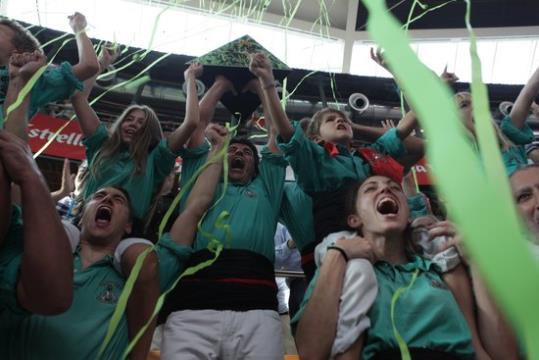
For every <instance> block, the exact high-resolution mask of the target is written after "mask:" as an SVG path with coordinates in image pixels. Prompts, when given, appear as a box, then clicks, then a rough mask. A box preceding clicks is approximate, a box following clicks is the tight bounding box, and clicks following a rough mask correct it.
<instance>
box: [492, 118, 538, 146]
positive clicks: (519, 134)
mask: <svg viewBox="0 0 539 360" xmlns="http://www.w3.org/2000/svg"><path fill="white" fill-rule="evenodd" d="M500 128H501V130H502V132H503V133H504V135H505V136H507V138H508V139H509V140H511V141H512V142H513V143H514V144H515V145H527V144H530V143H531V142H533V131H532V129H531V128H530V127H529V126H528V124H527V123H525V124H524V127H523V128H522V129H519V128H517V127H516V126H515V125H514V124H513V121H512V120H511V117H510V116H509V115H508V116H506V117H504V118H503V120H502V123H501V125H500Z"/></svg>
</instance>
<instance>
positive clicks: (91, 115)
mask: <svg viewBox="0 0 539 360" xmlns="http://www.w3.org/2000/svg"><path fill="white" fill-rule="evenodd" d="M117 56H118V53H117V51H116V50H115V49H112V48H107V47H104V48H103V49H102V52H101V55H100V56H99V60H98V61H99V68H100V70H101V71H103V70H104V69H106V68H107V67H108V66H109V65H110V64H111V63H113V62H114V61H115V60H116V57H117ZM97 75H98V73H96V74H94V75H93V76H91V77H90V78H88V79H86V80H85V81H84V89H83V90H82V91H79V92H76V93H75V94H74V95H73V96H72V97H71V104H72V105H73V109H74V110H75V114H76V115H77V119H78V121H79V124H80V127H81V129H82V132H83V134H84V136H85V137H88V136H91V135H92V134H93V133H95V131H96V130H97V127H98V126H99V124H100V123H101V121H100V120H99V118H98V117H97V114H96V113H95V111H94V109H92V107H91V106H90V103H89V102H88V97H89V96H90V92H91V91H92V88H93V87H94V85H95V80H96V78H97Z"/></svg>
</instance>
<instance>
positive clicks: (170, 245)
mask: <svg viewBox="0 0 539 360" xmlns="http://www.w3.org/2000/svg"><path fill="white" fill-rule="evenodd" d="M156 252H157V255H158V258H159V273H160V280H161V281H160V288H161V291H164V290H166V289H167V288H168V287H169V286H170V285H171V284H172V282H173V281H174V280H175V279H176V278H177V277H178V276H179V274H180V272H181V271H182V269H183V264H185V261H187V259H188V258H189V256H190V254H191V252H192V250H191V248H189V247H185V246H181V245H178V244H176V243H174V242H172V240H171V239H170V236H169V235H168V234H165V235H164V236H163V238H162V239H161V241H160V242H159V243H158V245H157V246H156ZM73 262H74V274H73V291H74V292H73V303H72V305H71V307H70V308H69V309H68V310H67V311H66V312H65V313H63V314H60V315H55V316H42V315H28V316H21V315H18V314H14V313H12V312H9V311H4V312H2V313H1V314H0V338H3V339H4V340H5V341H7V342H8V343H9V345H8V347H7V348H4V349H7V350H3V354H6V353H7V354H8V355H7V356H6V358H8V359H36V360H38V359H39V360H42V359H44V360H48V359H51V360H53V359H54V360H57V359H96V358H97V354H98V353H99V348H100V346H101V344H102V342H103V340H104V339H105V334H106V331H107V329H108V325H109V322H110V318H111V316H112V314H113V312H114V309H115V307H116V304H117V301H118V298H119V296H120V294H121V291H122V289H123V287H124V284H125V278H124V277H123V276H122V275H121V274H119V273H118V272H117V271H116V270H115V269H114V266H113V257H112V256H106V257H105V258H104V259H102V260H101V261H98V262H96V263H94V264H92V265H91V266H89V267H87V268H86V269H84V270H83V269H81V258H80V247H78V248H77V250H76V251H75V253H74V257H73ZM128 343H129V336H128V326H127V319H126V316H125V315H124V316H123V317H122V319H121V321H120V323H119V325H118V329H117V330H116V332H115V334H114V336H113V338H112V339H111V341H110V344H109V345H108V347H107V349H106V350H105V352H104V355H103V357H102V359H110V360H116V359H120V358H121V356H122V354H123V352H124V350H125V348H126V347H127V345H128Z"/></svg>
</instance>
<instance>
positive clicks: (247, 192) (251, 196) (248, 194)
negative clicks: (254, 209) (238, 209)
mask: <svg viewBox="0 0 539 360" xmlns="http://www.w3.org/2000/svg"><path fill="white" fill-rule="evenodd" d="M245 195H247V196H248V197H250V198H254V197H256V193H255V192H254V191H251V190H246V191H245Z"/></svg>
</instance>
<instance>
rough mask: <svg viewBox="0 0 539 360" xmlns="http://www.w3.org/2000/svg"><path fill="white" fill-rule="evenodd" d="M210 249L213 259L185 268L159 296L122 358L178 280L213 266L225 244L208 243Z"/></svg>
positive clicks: (130, 349)
mask: <svg viewBox="0 0 539 360" xmlns="http://www.w3.org/2000/svg"><path fill="white" fill-rule="evenodd" d="M208 249H209V250H210V251H211V252H213V254H214V256H213V258H212V259H209V260H207V261H204V262H202V263H200V264H197V265H195V266H192V267H189V268H187V269H185V271H184V272H183V273H182V274H181V275H180V276H179V277H178V279H176V281H175V282H174V283H173V284H172V285H171V287H170V288H169V289H168V290H167V291H165V292H164V293H163V294H162V295H161V296H159V298H158V299H157V304H156V306H155V309H154V311H153V313H152V316H151V317H150V319H149V320H148V322H147V323H146V324H145V325H144V326H143V327H142V328H141V329H140V331H139V332H138V333H137V335H136V336H135V337H134V338H133V340H132V341H131V342H130V343H129V345H128V346H127V348H126V349H125V352H124V354H123V356H122V359H125V358H127V356H128V355H129V353H130V352H131V351H133V348H134V347H135V345H136V344H137V342H138V341H139V340H140V338H141V337H142V335H143V334H144V332H145V331H146V329H147V328H148V326H149V325H150V323H151V322H152V321H153V319H155V317H156V316H157V314H159V311H160V310H161V308H162V307H163V304H164V302H165V297H166V296H167V295H168V294H169V293H170V292H171V291H172V290H173V289H174V288H175V287H176V285H178V282H180V280H181V279H182V278H183V277H185V276H189V275H193V274H195V273H196V272H198V271H200V270H202V269H205V268H207V267H209V266H211V265H212V264H213V263H214V262H215V261H216V260H217V259H218V258H219V255H220V254H221V251H222V250H223V246H222V245H221V244H220V243H217V244H216V243H213V242H212V243H210V244H208Z"/></svg>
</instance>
